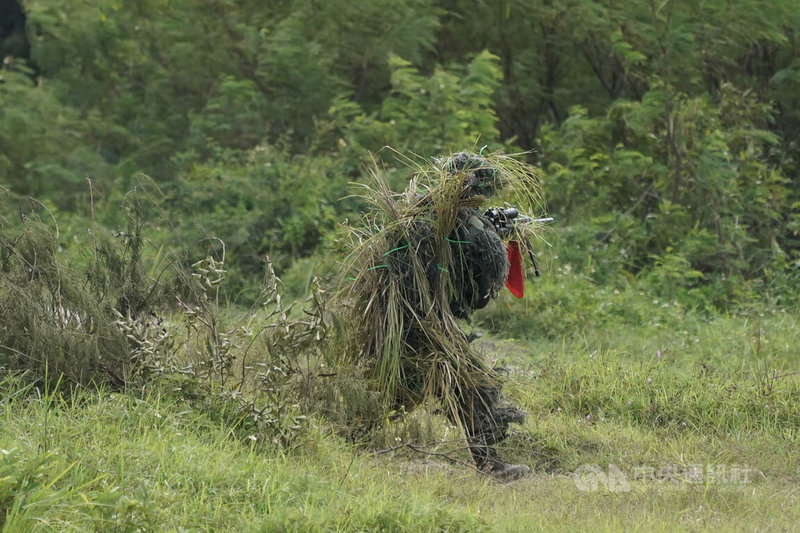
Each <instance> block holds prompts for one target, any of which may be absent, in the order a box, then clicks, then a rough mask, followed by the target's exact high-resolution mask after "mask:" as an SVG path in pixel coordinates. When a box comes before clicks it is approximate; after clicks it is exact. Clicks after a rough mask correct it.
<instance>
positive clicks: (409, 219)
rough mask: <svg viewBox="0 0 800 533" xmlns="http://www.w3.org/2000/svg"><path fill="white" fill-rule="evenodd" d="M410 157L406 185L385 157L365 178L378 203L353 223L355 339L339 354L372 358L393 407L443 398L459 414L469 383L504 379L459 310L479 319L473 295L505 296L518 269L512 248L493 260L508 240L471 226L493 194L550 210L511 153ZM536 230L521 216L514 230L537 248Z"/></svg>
mask: <svg viewBox="0 0 800 533" xmlns="http://www.w3.org/2000/svg"><path fill="white" fill-rule="evenodd" d="M405 161H406V163H407V164H408V166H409V167H410V168H411V170H412V172H411V174H412V177H411V180H410V182H409V185H408V187H407V188H406V190H405V191H404V192H402V193H395V192H393V191H391V190H390V188H389V186H388V184H387V181H386V178H385V176H384V174H383V172H382V171H381V170H380V169H379V168H378V166H377V165H375V166H374V167H373V169H372V171H371V175H372V178H373V182H374V184H373V185H372V186H370V185H361V187H363V191H362V193H361V196H362V197H363V198H364V199H365V200H366V201H367V202H368V204H369V205H370V209H369V211H368V212H367V213H365V214H364V216H363V217H362V220H361V221H360V224H358V225H348V226H346V229H347V232H346V238H345V246H346V248H347V249H348V251H349V255H348V256H347V258H346V259H345V262H344V264H343V268H342V272H343V275H342V279H341V281H340V288H339V291H338V301H339V305H340V306H341V313H342V314H341V318H342V320H343V324H344V329H345V332H346V333H345V337H346V342H345V344H344V348H343V350H342V351H341V352H339V353H337V354H336V357H337V358H338V360H337V361H335V362H336V363H339V364H342V363H344V364H351V365H362V366H364V367H365V368H366V369H367V375H368V376H369V377H370V378H371V379H373V380H374V381H375V385H376V386H377V388H378V390H379V391H380V393H381V395H382V397H383V401H384V402H385V404H386V407H387V409H397V408H399V407H401V406H405V407H406V408H407V409H409V410H410V409H412V408H413V407H414V406H416V405H418V404H420V403H421V402H423V401H425V400H427V399H435V400H436V401H438V402H441V403H443V404H444V406H445V408H446V409H448V410H449V412H450V413H454V412H455V410H456V409H457V408H458V407H457V404H458V398H457V395H458V393H459V390H464V389H467V388H472V389H474V388H475V387H477V386H479V385H480V384H481V383H487V382H489V383H491V382H493V380H496V378H495V377H493V376H492V375H491V373H490V372H488V370H487V368H486V366H485V365H484V364H483V363H482V361H481V358H480V357H479V356H478V355H477V354H476V353H475V351H474V350H473V348H472V347H471V345H470V340H469V339H468V337H467V336H466V335H465V334H464V333H463V331H462V330H461V328H460V326H459V322H458V321H459V318H467V319H468V318H469V313H468V311H469V310H470V307H472V308H475V307H476V305H475V304H474V301H473V299H475V298H483V299H484V300H485V301H488V299H489V298H490V297H492V296H494V295H496V294H497V292H498V291H499V290H500V289H501V288H502V286H503V283H504V282H505V277H506V275H507V272H508V262H507V261H505V250H502V253H501V254H499V256H500V257H502V258H503V259H504V261H503V262H502V263H498V262H497V261H496V260H494V261H491V260H487V258H491V257H498V254H497V253H496V252H495V253H494V254H491V253H487V252H486V248H487V247H488V246H498V245H499V246H503V244H502V243H501V242H500V240H499V239H498V238H497V237H493V238H489V235H488V234H487V233H485V232H480V231H479V232H470V231H468V228H466V226H468V225H469V224H471V223H472V224H474V223H475V221H476V220H478V221H479V220H480V219H482V218H484V217H480V214H481V213H483V209H485V208H486V207H487V201H488V199H489V196H493V202H501V203H500V204H495V205H502V202H507V203H508V204H513V205H514V206H516V207H518V208H519V209H520V210H521V211H522V212H526V213H531V212H533V211H534V210H538V209H541V207H540V206H541V197H540V195H539V187H538V183H537V175H536V172H535V171H534V169H532V168H531V167H529V166H527V165H525V164H523V163H520V162H519V161H517V160H516V159H514V158H513V157H511V156H505V155H487V156H475V155H472V154H467V153H466V152H461V153H459V154H456V155H453V156H450V157H446V158H441V159H435V160H433V161H431V162H423V163H419V162H417V161H414V160H411V159H405ZM484 229H485V228H484ZM492 232H493V230H492ZM536 235H537V227H536V225H535V224H532V223H531V224H518V225H516V226H514V227H513V230H512V232H511V235H510V236H509V238H510V239H514V240H517V241H518V242H520V243H521V244H522V246H523V247H528V246H529V245H528V244H527V243H528V242H529V241H530V239H531V237H536ZM481 239H483V240H485V241H486V242H476V241H480V240H481ZM476 265H477V266H478V268H477V269H476ZM478 290H481V291H482V292H483V293H482V294H477V292H476V291H478ZM470 304H472V305H470ZM483 305H485V302H484V303H483V304H482V305H479V307H482V306H483Z"/></svg>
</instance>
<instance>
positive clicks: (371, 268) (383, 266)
mask: <svg viewBox="0 0 800 533" xmlns="http://www.w3.org/2000/svg"><path fill="white" fill-rule="evenodd" d="M376 268H389V265H376V266H374V267H369V268H368V269H367V270H375V269H376Z"/></svg>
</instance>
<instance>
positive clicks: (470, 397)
mask: <svg viewBox="0 0 800 533" xmlns="http://www.w3.org/2000/svg"><path fill="white" fill-rule="evenodd" d="M459 404H460V405H459V413H458V417H459V420H460V422H461V424H462V425H463V426H464V430H465V432H466V437H467V443H468V445H469V450H470V453H471V454H472V458H473V460H474V461H475V465H476V466H477V467H478V468H479V469H480V470H482V471H484V472H487V473H489V474H492V475H494V476H497V477H499V478H502V479H516V478H518V477H521V476H522V475H524V474H525V473H527V472H528V471H529V469H528V467H526V466H523V465H511V464H508V463H506V462H504V461H503V460H502V459H501V458H500V456H499V455H498V453H497V450H496V449H495V445H496V444H497V443H499V442H501V441H503V440H504V439H505V438H506V436H507V435H508V426H509V425H510V424H511V423H521V422H523V421H524V419H525V413H524V412H523V411H521V410H520V409H518V408H516V407H513V406H501V405H500V388H499V386H493V385H484V386H478V387H476V388H474V389H467V390H465V391H462V392H461V394H460V397H459Z"/></svg>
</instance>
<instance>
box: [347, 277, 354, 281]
mask: <svg viewBox="0 0 800 533" xmlns="http://www.w3.org/2000/svg"><path fill="white" fill-rule="evenodd" d="M347 279H348V280H350V281H355V280H356V278H347Z"/></svg>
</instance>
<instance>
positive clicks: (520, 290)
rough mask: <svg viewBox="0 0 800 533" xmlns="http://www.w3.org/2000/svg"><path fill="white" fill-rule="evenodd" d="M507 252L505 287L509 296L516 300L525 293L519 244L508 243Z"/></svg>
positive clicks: (514, 242)
mask: <svg viewBox="0 0 800 533" xmlns="http://www.w3.org/2000/svg"><path fill="white" fill-rule="evenodd" d="M506 249H507V250H508V277H507V278H506V287H508V290H510V291H511V294H513V295H514V296H516V297H517V298H522V295H523V294H524V293H525V275H524V274H523V273H522V254H521V253H520V251H519V243H518V242H517V241H510V242H509V243H508V244H507V245H506Z"/></svg>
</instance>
